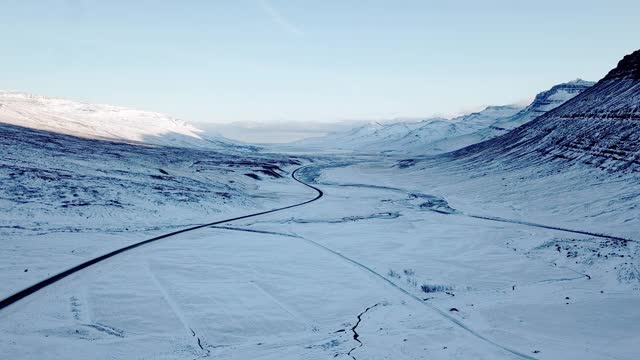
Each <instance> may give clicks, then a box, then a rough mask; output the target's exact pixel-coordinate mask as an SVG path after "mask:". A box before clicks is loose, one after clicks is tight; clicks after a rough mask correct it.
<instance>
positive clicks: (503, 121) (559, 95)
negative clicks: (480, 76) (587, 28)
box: [295, 79, 594, 155]
mask: <svg viewBox="0 0 640 360" xmlns="http://www.w3.org/2000/svg"><path fill="white" fill-rule="evenodd" d="M593 84H594V83H593V82H590V81H584V80H581V79H577V80H574V81H570V82H567V83H562V84H559V85H555V86H553V87H552V88H551V89H549V90H547V91H543V92H541V93H539V94H538V95H537V96H536V97H535V99H534V101H533V102H532V103H531V104H529V105H528V106H527V107H525V108H521V107H520V106H517V105H505V106H489V107H487V108H486V109H484V110H482V111H479V112H475V113H471V114H468V115H464V116H460V117H457V118H454V119H450V120H449V119H443V118H434V119H428V120H424V121H421V122H412V123H408V122H396V123H390V124H382V123H377V122H374V123H369V124H366V125H364V126H361V127H358V128H355V129H352V130H350V131H346V132H339V133H333V134H329V135H327V136H324V137H319V138H312V139H305V140H302V141H298V142H296V143H295V145H296V146H300V147H310V148H334V149H342V150H351V151H358V152H373V153H377V152H385V153H412V154H416V155H434V154H440V153H445V152H449V151H454V150H458V149H461V148H463V147H465V146H469V145H473V144H476V143H479V142H482V141H486V140H489V139H492V138H494V137H497V136H500V135H503V134H505V133H507V132H509V131H511V130H513V129H515V128H516V127H518V126H521V125H523V124H526V123H527V122H529V121H531V120H533V119H535V118H537V117H538V116H540V115H542V114H544V113H546V112H547V111H550V110H552V109H554V108H556V107H558V106H560V105H562V104H563V103H565V102H566V101H568V100H569V99H571V98H573V97H574V96H576V95H578V94H580V93H581V92H583V91H584V90H586V89H588V88H589V87H591V86H592V85H593Z"/></svg>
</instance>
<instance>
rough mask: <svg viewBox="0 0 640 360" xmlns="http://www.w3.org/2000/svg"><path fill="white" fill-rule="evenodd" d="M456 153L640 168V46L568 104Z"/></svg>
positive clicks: (506, 160) (507, 160)
mask: <svg viewBox="0 0 640 360" xmlns="http://www.w3.org/2000/svg"><path fill="white" fill-rule="evenodd" d="M453 156H455V157H458V158H466V159H472V160H474V161H475V160H479V161H495V160H499V161H500V162H501V163H503V164H504V163H511V164H516V165H518V166H525V164H526V166H529V165H531V164H535V163H539V162H547V161H561V162H563V163H565V162H566V163H569V164H575V163H582V164H587V165H589V166H591V167H597V168H603V169H607V170H610V171H623V170H624V171H631V172H634V171H636V170H637V169H638V168H640V50H639V51H636V52H634V53H632V54H630V55H627V56H625V57H624V58H623V59H622V60H621V61H620V62H619V63H618V66H617V67H616V68H615V69H613V70H611V71H610V72H609V73H608V74H607V75H606V76H605V77H604V78H603V79H602V80H600V81H598V82H597V83H596V84H595V85H594V86H592V87H590V88H589V89H587V90H586V91H584V92H582V93H581V94H580V95H578V96H576V97H574V98H572V99H571V100H569V101H567V102H566V103H565V104H563V105H562V106H559V107H557V108H555V109H554V110H551V111H549V112H547V113H545V114H544V115H542V116H540V117H538V118H536V119H535V120H534V121H531V122H529V123H527V124H526V125H524V126H521V127H519V128H516V129H515V130H513V131H511V132H509V133H507V134H505V135H503V136H500V137H497V138H495V139H493V140H490V141H486V142H483V143H480V144H477V145H473V146H470V147H467V148H464V149H461V150H460V151H458V152H456V153H454V154H453ZM489 159H491V160H489Z"/></svg>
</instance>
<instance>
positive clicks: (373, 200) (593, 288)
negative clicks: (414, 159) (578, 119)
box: [0, 156, 640, 359]
mask: <svg viewBox="0 0 640 360" xmlns="http://www.w3.org/2000/svg"><path fill="white" fill-rule="evenodd" d="M391 166H393V162H391V161H390V162H388V163H384V162H372V161H369V159H368V158H366V157H362V158H358V159H356V160H354V159H353V158H350V157H346V156H345V157H334V158H331V159H328V158H325V159H324V160H319V161H318V162H317V163H314V164H312V165H311V166H310V167H308V168H306V169H305V170H304V171H302V172H301V176H300V178H301V179H302V180H304V181H305V182H307V183H309V184H311V185H314V186H317V187H318V188H320V189H321V190H322V191H323V192H324V196H323V197H322V198H320V199H319V200H318V201H315V202H312V203H309V204H306V205H304V206H301V207H297V208H293V209H289V210H284V211H281V212H275V213H271V214H266V215H263V216H259V217H255V218H250V219H245V220H239V221H236V222H232V223H228V224H224V225H221V226H219V227H207V228H203V229H200V230H196V231H193V232H188V233H183V234H180V235H177V236H175V237H171V238H167V239H164V240H161V241H159V242H156V243H153V244H150V245H148V246H143V247H140V248H137V249H135V250H132V251H130V252H127V253H124V254H122V255H119V256H116V257H114V258H111V259H109V260H107V261H105V262H102V263H99V264H96V265H94V266H92V267H90V268H88V269H86V270H84V271H82V272H79V273H77V274H74V275H72V276H69V277H68V278H65V279H64V280H62V281H60V282H59V283H56V284H54V285H51V286H49V287H47V288H45V289H43V290H41V291H39V292H37V293H35V294H33V295H31V296H29V297H27V298H26V299H24V300H22V301H19V302H18V303H16V304H14V305H11V306H9V307H7V308H5V309H3V310H1V311H0V316H1V317H2V321H1V322H0V334H2V335H1V336H0V349H2V353H3V357H6V358H12V359H39V358H42V357H43V356H45V357H47V358H64V359H86V358H101V359H111V358H118V359H195V358H207V357H211V358H225V359H328V358H335V359H521V358H524V359H603V358H607V359H634V358H636V356H637V353H638V351H639V350H640V346H638V344H639V343H640V307H638V306H637V304H638V300H639V295H640V289H639V285H640V284H639V282H638V279H639V278H640V277H636V276H637V275H636V274H638V273H637V263H636V260H635V259H636V256H637V255H638V247H637V243H636V242H634V241H622V240H612V239H608V238H606V237H605V238H603V237H597V236H589V235H584V234H577V233H572V232H567V231H560V230H554V229H548V228H541V227H537V226H531V225H527V224H523V223H511V222H498V221H491V220H486V219H481V218H478V217H472V216H468V215H469V214H475V215H483V216H489V215H492V216H499V217H501V218H504V219H515V220H518V221H520V222H523V221H525V220H527V221H531V222H536V223H540V224H546V223H549V224H550V225H553V226H560V225H566V227H567V228H571V229H578V228H580V229H585V230H588V231H590V232H604V233H610V234H614V232H613V230H615V229H619V230H620V231H617V232H615V234H620V235H621V236H622V237H628V238H631V237H632V236H634V235H636V234H638V233H640V229H639V228H637V226H636V225H637V222H636V220H633V219H632V220H629V221H627V223H626V224H627V226H626V227H624V225H623V226H620V224H615V223H614V224H613V225H615V227H614V226H613V225H612V224H606V223H605V221H600V222H598V221H595V222H594V221H590V220H589V218H583V219H582V220H580V217H579V216H573V217H571V216H570V214H575V213H576V212H575V211H573V212H571V211H563V210H562V209H561V208H562V206H563V204H567V203H568V202H570V200H564V198H558V197H556V200H555V201H557V203H556V204H555V208H556V209H560V210H557V212H556V214H555V217H549V216H547V215H544V214H543V211H542V210H544V206H547V205H548V206H550V207H554V204H551V203H545V204H546V205H544V206H542V205H540V208H535V206H536V204H535V203H534V204H533V205H532V207H533V208H531V209H524V210H523V209H516V210H517V211H516V210H514V209H515V207H516V206H517V198H514V196H515V195H511V197H509V196H507V195H504V196H505V197H504V198H496V196H495V195H493V200H492V201H490V199H492V195H491V193H490V192H489V191H484V192H483V191H482V190H483V189H482V184H483V183H484V184H485V185H484V186H486V187H487V189H489V188H491V187H492V186H500V185H502V184H499V185H496V183H497V180H496V179H492V180H491V181H485V182H478V183H473V184H471V185H469V183H466V182H459V183H458V184H456V182H458V181H460V180H455V177H451V178H449V179H450V180H451V181H450V183H446V179H447V176H448V175H447V173H446V171H444V170H438V169H434V171H433V176H434V177H433V178H432V179H425V177H426V176H428V175H429V174H430V172H429V171H423V172H415V173H408V175H407V176H404V177H394V176H392V175H390V174H391V170H390V169H391ZM289 170H291V169H289ZM393 171H395V172H397V169H395V170H393ZM454 180H455V181H454ZM436 184H444V185H441V186H436ZM465 184H466V185H465ZM432 186H433V187H432ZM541 187H542V186H540V188H541ZM470 189H475V191H479V192H482V194H479V195H478V196H477V197H475V198H470V196H471V195H470V194H472V193H473V192H472V190H470ZM262 190H264V191H271V192H270V193H268V194H265V196H267V198H268V199H277V198H280V200H279V201H277V204H283V203H291V204H292V203H296V202H297V201H301V200H302V201H304V199H312V198H313V197H315V196H316V193H315V192H314V191H313V190H312V189H310V188H305V187H304V186H303V185H301V184H298V183H296V182H294V181H290V183H286V186H285V182H284V180H282V181H281V182H279V183H277V184H276V185H274V186H271V187H268V186H267V187H264V188H263V189H262ZM532 191H533V190H532ZM535 191H541V190H540V189H538V190H535ZM285 194H288V195H285ZM465 196H466V197H465ZM465 199H466V200H465ZM549 201H554V200H553V199H552V198H549V199H547V202H549ZM482 203H486V204H487V207H486V208H482V207H481V206H480V205H479V204H482ZM267 207H268V206H267ZM541 209H542V210H541ZM596 210H597V209H596ZM585 211H586V210H585ZM595 212H598V213H599V211H595ZM536 214H537V215H536ZM621 214H627V215H629V216H633V215H634V214H635V213H634V212H633V211H628V212H624V211H623V210H620V212H618V213H617V214H609V215H603V216H605V217H604V218H603V220H604V219H607V217H606V216H609V218H612V219H613V218H616V217H617V218H619V217H620V216H621ZM206 220H207V221H214V220H215V219H206ZM582 225H584V226H582ZM599 225H602V226H601V227H600V226H599ZM600 229H601V230H600ZM162 232H168V231H166V229H156V230H150V231H148V232H145V233H144V235H149V236H151V235H157V234H159V233H162ZM138 236H140V234H138ZM83 240H84V239H83V238H82V236H77V235H75V237H74V236H71V237H70V236H67V235H64V236H62V235H60V234H56V233H43V234H39V235H37V236H36V235H33V236H31V237H29V238H21V239H17V238H16V239H15V240H14V241H15V242H18V241H19V248H15V246H18V244H17V243H13V244H12V243H6V242H3V244H2V245H1V246H3V251H2V253H3V254H4V255H3V257H4V258H5V260H6V259H11V257H12V256H20V257H21V260H22V261H23V263H29V262H31V264H41V266H45V267H46V266H48V267H49V268H50V269H51V271H58V269H60V268H66V267H68V266H70V265H73V263H74V261H75V259H77V258H75V257H74V256H72V255H69V254H67V255H64V256H63V255H62V252H60V253H50V251H49V250H48V249H51V248H53V245H52V243H53V242H55V243H56V244H58V243H59V242H62V241H66V242H68V244H70V245H69V249H71V248H72V247H73V246H72V245H73V244H76V245H77V244H78V243H81V242H82V241H83ZM130 241H131V239H127V237H126V234H119V235H118V236H117V241H116V242H110V245H109V246H110V247H113V248H116V247H118V246H120V245H122V244H124V243H129V242H130ZM43 244H47V245H43ZM12 246H13V247H12ZM9 250H10V251H9ZM67 250H68V249H67ZM84 251H86V252H87V254H86V256H87V257H89V256H95V255H98V254H101V253H103V252H104V251H105V248H103V247H99V246H95V247H93V248H85V249H84ZM25 252H28V253H29V256H26V255H18V254H24V253H25ZM14 260H15V259H14ZM49 268H48V269H49ZM3 278H4V279H6V280H7V281H8V282H7V283H6V284H8V285H3V288H2V292H1V293H0V294H1V296H2V297H5V296H7V295H9V294H11V293H13V292H15V291H16V290H18V289H20V288H23V287H24V286H26V285H28V284H29V283H32V282H34V281H36V280H39V279H35V278H26V279H24V280H22V281H15V280H11V279H9V276H7V272H6V271H5V272H4V274H3ZM44 354H46V355H44Z"/></svg>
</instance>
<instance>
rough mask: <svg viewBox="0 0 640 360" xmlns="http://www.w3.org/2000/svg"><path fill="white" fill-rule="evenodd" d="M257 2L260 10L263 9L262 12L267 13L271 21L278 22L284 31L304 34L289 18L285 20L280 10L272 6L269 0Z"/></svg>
mask: <svg viewBox="0 0 640 360" xmlns="http://www.w3.org/2000/svg"><path fill="white" fill-rule="evenodd" d="M258 4H260V7H261V8H262V10H264V12H265V13H266V14H267V15H269V17H270V18H271V20H273V22H275V23H276V24H278V26H280V27H281V28H282V29H283V30H285V31H286V32H288V33H291V34H294V35H303V34H304V32H303V31H302V30H300V28H298V27H297V26H295V25H294V24H292V23H291V22H290V21H289V20H287V19H286V18H285V17H284V16H283V15H282V14H281V13H280V11H278V9H276V8H275V7H273V5H271V3H270V2H269V0H258Z"/></svg>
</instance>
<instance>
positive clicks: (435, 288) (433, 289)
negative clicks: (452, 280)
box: [420, 284, 451, 293]
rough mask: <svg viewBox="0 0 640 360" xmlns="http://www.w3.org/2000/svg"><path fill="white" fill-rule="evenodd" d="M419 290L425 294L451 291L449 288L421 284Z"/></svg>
mask: <svg viewBox="0 0 640 360" xmlns="http://www.w3.org/2000/svg"><path fill="white" fill-rule="evenodd" d="M420 290H422V292H425V293H434V292H443V291H449V290H451V286H447V285H430V284H422V285H420Z"/></svg>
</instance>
